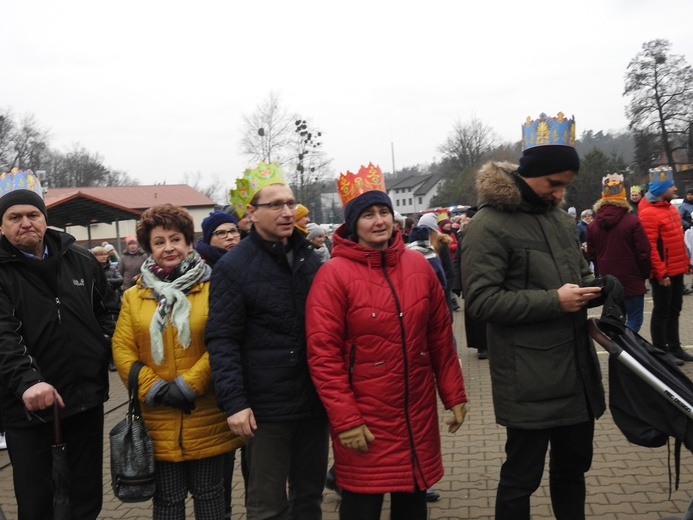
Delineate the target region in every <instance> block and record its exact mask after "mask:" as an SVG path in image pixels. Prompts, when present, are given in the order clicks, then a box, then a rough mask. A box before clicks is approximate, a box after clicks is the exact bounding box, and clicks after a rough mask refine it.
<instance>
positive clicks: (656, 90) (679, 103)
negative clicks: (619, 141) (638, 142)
mask: <svg viewBox="0 0 693 520" xmlns="http://www.w3.org/2000/svg"><path fill="white" fill-rule="evenodd" d="M670 48H671V43H669V41H668V40H652V41H649V42H646V43H643V45H642V50H641V51H640V52H639V53H638V54H637V55H636V56H635V58H633V59H632V60H631V62H630V64H629V65H628V69H627V72H626V87H625V91H624V94H623V95H624V96H630V97H631V100H630V104H629V105H628V107H627V109H626V114H627V116H628V118H629V119H630V128H631V129H632V130H635V131H636V132H639V133H641V134H645V135H649V134H658V135H659V136H660V138H661V139H660V144H661V146H662V148H663V150H664V153H665V155H666V158H667V162H668V163H669V165H670V166H671V167H672V168H675V161H674V151H675V150H677V149H679V148H684V147H685V146H686V134H687V132H688V131H689V128H690V125H691V122H692V121H693V69H692V68H691V66H690V65H688V64H687V63H686V60H685V58H684V57H683V56H679V55H675V54H671V53H670Z"/></svg>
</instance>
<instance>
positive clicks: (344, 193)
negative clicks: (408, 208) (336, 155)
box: [337, 163, 387, 206]
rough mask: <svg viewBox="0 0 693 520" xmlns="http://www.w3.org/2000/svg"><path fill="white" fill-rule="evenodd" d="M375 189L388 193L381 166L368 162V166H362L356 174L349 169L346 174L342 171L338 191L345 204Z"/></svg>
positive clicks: (338, 180) (338, 181)
mask: <svg viewBox="0 0 693 520" xmlns="http://www.w3.org/2000/svg"><path fill="white" fill-rule="evenodd" d="M373 190H378V191H383V192H385V193H387V190H386V189H385V179H384V178H383V172H381V171H380V167H378V166H373V163H368V167H365V166H361V169H360V170H359V172H358V173H357V174H356V175H354V174H353V173H351V172H350V171H348V170H347V172H346V174H343V173H340V174H339V179H337V191H338V192H339V196H340V197H341V199H342V205H343V206H346V205H347V202H349V201H351V200H354V199H355V198H356V197H358V196H359V195H361V194H363V193H366V192H367V191H373Z"/></svg>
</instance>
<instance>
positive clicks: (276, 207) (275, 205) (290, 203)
mask: <svg viewBox="0 0 693 520" xmlns="http://www.w3.org/2000/svg"><path fill="white" fill-rule="evenodd" d="M253 206H255V207H256V208H267V209H269V210H271V211H281V210H283V209H284V206H286V207H287V208H289V211H293V210H295V209H296V201H295V200H275V201H272V202H259V203H257V204H253Z"/></svg>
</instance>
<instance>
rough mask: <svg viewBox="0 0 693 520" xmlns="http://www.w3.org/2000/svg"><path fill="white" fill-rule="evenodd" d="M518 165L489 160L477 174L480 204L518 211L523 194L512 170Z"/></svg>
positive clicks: (502, 209) (477, 190)
mask: <svg viewBox="0 0 693 520" xmlns="http://www.w3.org/2000/svg"><path fill="white" fill-rule="evenodd" d="M515 170H517V165H516V164H512V163H509V162H495V161H489V162H487V163H486V164H484V165H483V166H482V167H481V169H480V170H479V171H478V172H477V174H476V192H477V194H478V196H479V203H478V206H479V207H480V208H481V207H482V206H491V207H493V208H496V209H499V210H501V211H510V212H512V211H517V210H518V208H519V207H520V203H521V202H522V195H521V194H520V190H519V188H518V187H517V184H515V179H513V176H512V172H514V171H515Z"/></svg>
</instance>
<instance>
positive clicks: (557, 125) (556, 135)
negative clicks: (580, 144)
mask: <svg viewBox="0 0 693 520" xmlns="http://www.w3.org/2000/svg"><path fill="white" fill-rule="evenodd" d="M546 145H563V146H573V147H574V146H575V116H573V117H572V118H571V119H566V117H565V115H564V114H563V112H559V113H558V114H556V117H549V116H547V115H546V114H544V113H543V112H542V113H541V114H540V115H539V117H538V118H537V119H535V120H532V119H531V118H530V117H529V116H527V120H526V121H525V123H524V124H523V125H522V150H523V151H524V150H527V149H528V148H534V147H535V146H546Z"/></svg>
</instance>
